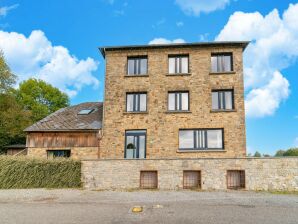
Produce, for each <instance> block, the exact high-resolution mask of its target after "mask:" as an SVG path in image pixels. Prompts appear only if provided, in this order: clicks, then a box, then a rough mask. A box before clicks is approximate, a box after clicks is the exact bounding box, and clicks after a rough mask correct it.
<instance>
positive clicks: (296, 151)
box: [283, 148, 298, 156]
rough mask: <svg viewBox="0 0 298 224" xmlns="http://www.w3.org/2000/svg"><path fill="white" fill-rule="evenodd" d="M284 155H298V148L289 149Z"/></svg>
mask: <svg viewBox="0 0 298 224" xmlns="http://www.w3.org/2000/svg"><path fill="white" fill-rule="evenodd" d="M283 156H298V148H292V149H288V150H287V151H285V153H284V155H283Z"/></svg>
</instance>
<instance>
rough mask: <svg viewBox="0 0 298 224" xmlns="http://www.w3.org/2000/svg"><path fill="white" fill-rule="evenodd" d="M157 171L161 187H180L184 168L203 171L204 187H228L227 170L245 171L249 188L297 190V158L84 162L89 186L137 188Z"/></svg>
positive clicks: (221, 188) (96, 187)
mask: <svg viewBox="0 0 298 224" xmlns="http://www.w3.org/2000/svg"><path fill="white" fill-rule="evenodd" d="M143 170H156V171H157V172H158V188H159V189H171V190H174V189H181V188H182V187H183V170H200V171H201V178H202V182H201V184H202V189H203V190H209V189H215V190H225V189H227V170H245V185H246V186H245V189H246V190H288V191H298V157H293V158H238V159H235V158H222V159H221V158H215V159H207V158H201V159H165V160H162V159H161V160H154V159H147V160H120V159H119V160H89V161H82V181H83V183H84V187H85V188H87V189H101V190H103V189H109V190H111V189H138V188H139V185H140V171H143Z"/></svg>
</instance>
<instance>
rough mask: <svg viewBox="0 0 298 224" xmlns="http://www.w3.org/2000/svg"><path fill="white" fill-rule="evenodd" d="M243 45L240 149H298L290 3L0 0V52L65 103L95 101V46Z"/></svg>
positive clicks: (295, 15)
mask: <svg viewBox="0 0 298 224" xmlns="http://www.w3.org/2000/svg"><path fill="white" fill-rule="evenodd" d="M214 40H218V41H222V40H234V41H240V40H250V41H251V44H250V45H249V47H248V48H247V49H246V51H245V53H244V75H245V103H246V124H247V149H248V152H251V153H254V152H255V151H256V150H258V151H260V152H261V153H270V154H273V153H274V152H275V151H276V150H278V149H286V148H289V147H293V146H298V128H297V127H298V74H297V73H298V63H297V57H298V3H295V2H294V1H288V0H280V1H269V0H268V1H265V0H262V1H261V0H163V1H158V0H146V1H145V0H143V1H129V0H84V1H79V0H75V1H74V0H63V1H61V0H42V1H34V0H31V1H30V0H19V1H18V0H0V49H1V50H2V51H3V52H4V55H5V57H6V60H7V61H8V63H9V65H10V67H11V69H12V70H13V72H14V73H15V74H17V75H18V77H19V81H22V80H25V79H27V78H29V77H37V78H40V79H43V80H45V81H47V82H49V83H51V84H52V85H54V86H56V87H58V88H60V89H61V90H62V91H64V92H66V93H67V94H68V95H69V96H70V97H71V102H72V104H76V103H80V102H84V101H101V100H102V98H103V91H104V89H103V88H104V61H103V59H102V58H101V56H100V54H99V52H98V49H97V47H98V46H107V45H129V44H134V45H135V44H148V43H172V42H174V43H179V42H200V41H214Z"/></svg>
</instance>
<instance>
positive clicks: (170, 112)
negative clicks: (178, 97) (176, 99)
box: [165, 110, 191, 114]
mask: <svg viewBox="0 0 298 224" xmlns="http://www.w3.org/2000/svg"><path fill="white" fill-rule="evenodd" d="M165 113H166V114H181V113H182V114H183V113H186V114H189V113H191V111H190V110H167V111H166V112H165Z"/></svg>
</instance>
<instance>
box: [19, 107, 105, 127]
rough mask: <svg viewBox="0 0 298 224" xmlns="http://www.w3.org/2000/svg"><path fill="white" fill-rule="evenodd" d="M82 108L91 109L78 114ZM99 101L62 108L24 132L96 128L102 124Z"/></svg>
mask: <svg viewBox="0 0 298 224" xmlns="http://www.w3.org/2000/svg"><path fill="white" fill-rule="evenodd" d="M84 109H93V111H92V112H91V113H90V114H85V115H79V114H78V113H79V112H80V111H81V110H84ZM102 110H103V104H102V103H101V102H89V103H81V104H78V105H74V106H70V107H66V108H62V109H60V110H58V111H56V112H54V113H52V114H50V115H49V116H47V117H45V118H44V119H42V120H40V121H38V122H36V123H35V124H33V125H32V126H30V127H28V128H26V129H25V130H24V131H26V132H39V131H77V130H98V129H101V126H102Z"/></svg>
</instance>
